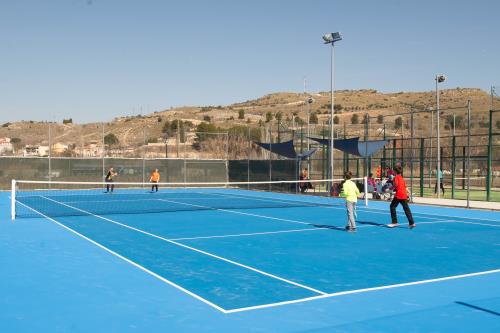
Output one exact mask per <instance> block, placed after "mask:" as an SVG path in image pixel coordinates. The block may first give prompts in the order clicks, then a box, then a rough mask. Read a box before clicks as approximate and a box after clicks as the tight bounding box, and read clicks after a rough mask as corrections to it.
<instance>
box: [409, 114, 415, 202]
mask: <svg viewBox="0 0 500 333" xmlns="http://www.w3.org/2000/svg"><path fill="white" fill-rule="evenodd" d="M410 112H411V114H410V121H411V130H410V133H411V134H410V200H411V202H413V159H414V156H413V155H414V151H413V136H414V135H415V128H414V126H413V109H411V111H410Z"/></svg>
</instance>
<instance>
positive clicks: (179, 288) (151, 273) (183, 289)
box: [18, 201, 227, 313]
mask: <svg viewBox="0 0 500 333" xmlns="http://www.w3.org/2000/svg"><path fill="white" fill-rule="evenodd" d="M18 203H19V204H20V205H23V206H24V207H26V208H28V209H30V210H32V211H34V212H35V213H37V214H40V215H41V216H43V217H44V218H46V219H47V220H49V221H51V222H53V223H55V224H57V225H59V226H60V227H63V228H64V229H66V230H68V231H70V232H72V233H74V234H75V235H77V236H79V237H81V238H83V239H85V240H86V241H88V242H90V243H92V244H94V245H95V246H97V247H99V248H101V249H103V250H104V251H107V252H109V253H111V254H112V255H114V256H116V257H118V258H120V259H122V260H124V261H126V262H128V263H129V264H131V265H133V266H135V267H137V268H139V269H140V270H142V271H144V272H146V273H147V274H149V275H151V276H153V277H155V278H157V279H158V280H160V281H162V282H165V283H166V284H168V285H170V286H172V287H174V288H177V289H178V290H180V291H183V292H185V293H186V294H188V295H190V296H192V297H194V298H196V299H197V300H199V301H202V302H203V303H205V304H207V305H210V306H211V307H213V308H214V309H217V310H219V311H221V312H223V313H227V310H226V309H223V308H221V307H220V306H218V305H216V304H214V303H212V302H210V301H209V300H207V299H205V298H203V297H201V296H199V295H197V294H195V293H193V292H191V291H189V290H187V289H185V288H183V287H181V286H179V285H178V284H176V283H175V282H172V281H170V280H167V279H165V278H164V277H162V276H160V275H158V274H156V273H155V272H152V271H150V270H149V269H147V268H145V267H144V266H141V265H140V264H138V263H136V262H134V261H132V260H130V259H128V258H127V257H124V256H122V255H121V254H118V253H117V252H115V251H113V250H111V249H109V248H107V247H106V246H104V245H102V244H100V243H98V242H96V241H94V240H92V239H90V238H88V237H87V236H84V235H83V234H81V233H79V232H78V231H76V230H73V229H71V228H70V227H68V226H66V225H64V224H62V223H60V222H58V221H56V220H54V219H53V218H51V217H48V216H47V215H45V214H43V213H41V212H39V211H37V210H35V209H33V208H31V207H29V206H27V205H25V204H23V203H22V202H19V201H18Z"/></svg>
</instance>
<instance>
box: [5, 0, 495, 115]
mask: <svg viewBox="0 0 500 333" xmlns="http://www.w3.org/2000/svg"><path fill="white" fill-rule="evenodd" d="M499 12H500V2H498V1H481V0H478V1H473V2H471V1H427V0H419V1H333V0H330V1H296V2H295V1H272V0H267V1H260V0H252V1H235V0H233V1H201V0H200V1H166V0H165V1H150V0H143V1H139V0H134V1H132V0H92V1H90V0H31V1H27V0H15V1H9V0H0V41H1V43H2V44H1V46H2V47H1V50H2V51H1V52H0V121H2V122H5V121H12V120H21V119H24V120H52V119H55V120H58V121H60V120H61V119H62V118H70V117H71V118H73V119H74V120H75V121H78V122H88V121H100V120H110V119H112V118H113V117H115V116H119V115H130V114H138V113H141V110H142V113H149V112H152V111H155V110H162V109H165V108H169V107H171V106H181V105H219V104H229V103H233V102H238V101H245V100H248V99H252V98H256V97H259V96H261V95H264V94H267V93H271V92H279V91H295V92H300V91H302V89H303V78H304V77H307V81H308V87H309V89H308V90H310V91H328V90H329V80H330V78H329V73H330V64H329V61H330V50H329V48H328V46H326V45H323V44H322V39H321V36H322V35H323V34H324V33H326V32H331V31H341V32H342V33H343V36H344V40H343V41H341V42H340V43H339V44H338V47H336V70H337V71H336V88H337V89H360V88H373V89H377V90H380V91H384V92H398V91H429V90H432V89H433V84H434V75H435V74H436V73H438V72H439V73H444V74H446V75H447V76H448V78H449V80H448V81H447V82H446V84H445V85H443V88H444V87H449V88H454V87H478V88H482V89H484V90H488V89H489V87H490V85H500V43H499V42H498V39H499V37H500V20H499V19H498V13H499Z"/></svg>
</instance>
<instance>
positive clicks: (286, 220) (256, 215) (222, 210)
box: [156, 198, 316, 225]
mask: <svg viewBox="0 0 500 333" xmlns="http://www.w3.org/2000/svg"><path fill="white" fill-rule="evenodd" d="M156 200H160V201H165V202H172V203H176V204H180V205H185V206H191V207H198V208H204V209H212V210H218V211H221V212H227V213H232V214H238V215H247V216H254V217H262V218H265V219H270V220H277V221H284V222H290V223H296V224H306V225H315V224H316V223H312V222H303V221H297V220H290V219H283V218H280V217H274V216H267V215H260V214H253V213H245V212H240V211H237V210H231V209H224V208H215V207H210V206H203V205H195V204H190V203H187V202H180V201H175V200H168V199H160V198H158V199H156Z"/></svg>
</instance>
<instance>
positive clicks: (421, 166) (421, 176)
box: [420, 138, 425, 197]
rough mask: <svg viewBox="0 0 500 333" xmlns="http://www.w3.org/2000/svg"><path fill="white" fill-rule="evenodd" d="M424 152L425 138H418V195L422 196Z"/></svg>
mask: <svg viewBox="0 0 500 333" xmlns="http://www.w3.org/2000/svg"><path fill="white" fill-rule="evenodd" d="M424 152H425V139H424V138H420V196H421V197H423V196H424V172H425V170H424V168H425V165H424V162H425V159H424Z"/></svg>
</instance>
